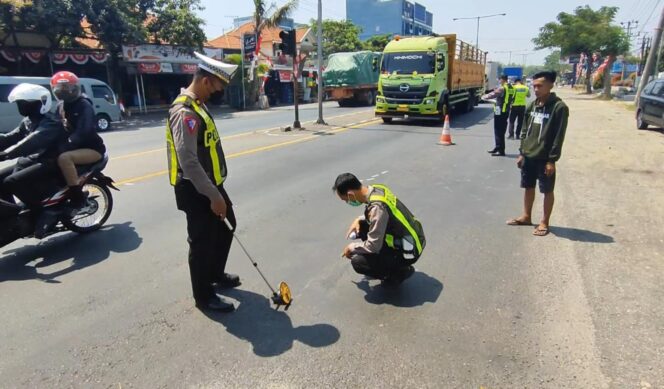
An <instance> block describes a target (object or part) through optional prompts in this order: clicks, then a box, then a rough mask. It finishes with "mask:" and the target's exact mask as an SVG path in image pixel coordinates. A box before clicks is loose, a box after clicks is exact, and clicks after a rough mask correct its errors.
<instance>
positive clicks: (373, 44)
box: [362, 34, 392, 52]
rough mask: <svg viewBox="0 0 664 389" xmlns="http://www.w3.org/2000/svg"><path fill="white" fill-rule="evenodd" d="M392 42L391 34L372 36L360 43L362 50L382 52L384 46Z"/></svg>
mask: <svg viewBox="0 0 664 389" xmlns="http://www.w3.org/2000/svg"><path fill="white" fill-rule="evenodd" d="M391 40H392V34H385V35H374V36H372V37H370V38H369V39H367V40H366V41H364V42H362V46H363V49H364V50H369V51H376V52H383V50H384V49H385V46H387V44H388V43H390V41H391Z"/></svg>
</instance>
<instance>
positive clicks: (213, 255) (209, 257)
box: [175, 180, 237, 303]
mask: <svg viewBox="0 0 664 389" xmlns="http://www.w3.org/2000/svg"><path fill="white" fill-rule="evenodd" d="M218 189H219V193H221V195H222V196H223V197H224V200H226V209H227V211H226V212H227V215H226V218H227V219H228V221H230V223H231V225H232V226H233V230H235V227H236V225H237V223H236V220H235V214H234V213H233V203H232V202H231V200H230V198H229V197H228V194H227V193H226V190H225V189H224V188H223V186H219V187H218ZM175 200H176V203H177V206H178V209H179V210H181V211H183V212H184V213H185V214H186V216H187V241H188V242H189V273H190V276H191V288H192V291H193V295H194V299H195V300H196V302H200V303H204V302H206V301H207V300H208V299H209V298H211V297H213V296H214V295H215V292H214V288H213V283H214V282H216V281H217V280H218V278H219V277H220V276H222V275H223V274H224V272H225V271H226V262H227V260H228V253H229V252H230V249H231V243H233V234H232V232H231V231H230V230H229V229H228V227H227V226H226V223H224V221H223V220H221V218H219V217H218V216H216V215H215V214H213V213H212V211H211V210H210V200H208V198H207V197H206V196H204V195H202V194H200V193H198V191H197V190H196V188H194V185H193V184H192V183H191V182H190V181H189V180H181V181H180V182H179V183H178V184H177V185H175Z"/></svg>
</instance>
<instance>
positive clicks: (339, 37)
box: [312, 19, 362, 57]
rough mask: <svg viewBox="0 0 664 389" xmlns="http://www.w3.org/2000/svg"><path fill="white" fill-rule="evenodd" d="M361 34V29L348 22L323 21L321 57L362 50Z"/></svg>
mask: <svg viewBox="0 0 664 389" xmlns="http://www.w3.org/2000/svg"><path fill="white" fill-rule="evenodd" d="M312 24H313V23H312ZM361 32H362V28H360V27H358V26H356V25H355V24H353V22H351V21H350V20H342V21H337V20H330V19H325V20H323V57H327V56H328V55H330V54H332V53H340V52H348V51H359V50H362V41H360V33H361Z"/></svg>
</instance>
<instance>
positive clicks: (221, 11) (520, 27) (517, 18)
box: [200, 0, 664, 65]
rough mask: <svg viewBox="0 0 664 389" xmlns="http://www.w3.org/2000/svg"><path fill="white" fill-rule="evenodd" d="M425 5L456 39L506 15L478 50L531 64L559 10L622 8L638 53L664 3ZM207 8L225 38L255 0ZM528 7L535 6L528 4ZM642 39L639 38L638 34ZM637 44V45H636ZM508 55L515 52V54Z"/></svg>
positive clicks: (330, 4)
mask: <svg viewBox="0 0 664 389" xmlns="http://www.w3.org/2000/svg"><path fill="white" fill-rule="evenodd" d="M322 1H323V19H335V20H343V19H345V18H346V0H322ZM411 1H412V2H418V3H420V4H422V5H424V6H425V7H426V8H427V10H428V11H430V12H432V13H433V31H434V32H436V33H440V34H445V33H456V34H457V37H458V38H459V39H461V40H464V41H466V42H469V43H473V44H474V42H475V38H476V31H477V21H476V19H473V20H457V21H453V20H452V19H453V18H463V17H476V16H483V15H492V14H500V13H506V14H507V15H506V16H496V17H491V18H485V19H481V20H480V33H479V46H480V48H481V49H482V50H484V51H488V52H489V55H488V60H489V61H499V62H503V63H507V62H508V60H509V59H510V56H511V59H512V62H514V63H519V64H524V63H525V64H526V65H538V64H543V63H544V58H545V57H546V56H547V55H548V54H549V53H550V50H539V51H535V47H534V45H533V43H532V39H533V38H534V37H535V36H537V34H538V33H539V29H540V28H541V27H542V26H543V25H544V24H546V23H548V22H550V21H555V20H556V16H557V15H558V13H560V12H569V13H571V12H573V11H574V9H575V8H576V7H579V6H583V5H589V6H591V7H592V8H593V9H598V8H599V7H601V6H603V5H607V6H616V7H619V11H618V15H617V17H616V19H615V22H616V23H617V24H619V23H621V22H623V23H625V26H626V24H627V22H628V21H638V24H636V28H634V26H635V24H634V23H632V30H631V33H632V35H634V38H633V39H632V50H634V51H635V52H636V53H638V50H637V47H639V48H640V39H641V38H642V37H643V34H646V33H647V34H649V35H650V36H652V33H653V29H654V28H655V25H656V24H657V22H658V19H659V14H660V12H661V10H662V6H664V1H663V0H587V1H572V0H550V1H541V0H534V1H530V2H527V1H523V0H503V1H500V2H496V1H488V0H463V1H449V0H411ZM272 2H275V3H276V4H277V5H283V4H285V3H286V0H266V3H267V4H271V3H272ZM201 4H202V5H203V6H204V7H205V10H204V11H202V12H200V16H201V17H202V18H203V19H204V20H205V22H206V25H205V26H204V31H205V33H206V35H207V38H208V39H210V40H211V39H214V38H216V37H218V36H219V35H222V34H223V33H224V31H228V30H230V29H232V28H233V18H234V17H237V16H249V15H251V14H252V13H253V8H254V2H253V0H201ZM524 4H531V5H529V6H525V7H524V6H523V5H524ZM317 15H318V0H300V4H299V6H298V8H297V10H296V11H295V12H294V13H293V14H292V15H291V17H292V18H293V19H294V20H295V22H298V23H309V21H310V20H311V19H312V18H316V17H317ZM639 32H640V33H641V36H639V37H636V35H637V33H639ZM637 42H638V44H637ZM509 51H511V52H512V53H511V54H510V53H509Z"/></svg>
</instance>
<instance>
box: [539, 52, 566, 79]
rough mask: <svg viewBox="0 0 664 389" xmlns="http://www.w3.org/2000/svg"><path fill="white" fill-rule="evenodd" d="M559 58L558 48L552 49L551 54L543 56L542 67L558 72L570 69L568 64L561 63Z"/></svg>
mask: <svg viewBox="0 0 664 389" xmlns="http://www.w3.org/2000/svg"><path fill="white" fill-rule="evenodd" d="M560 60H561V56H560V50H554V51H553V52H552V53H551V54H549V55H547V56H546V57H545V58H544V68H545V69H547V70H553V71H555V72H557V73H559V74H562V73H564V72H567V71H570V70H571V67H570V65H567V64H561V63H560Z"/></svg>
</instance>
